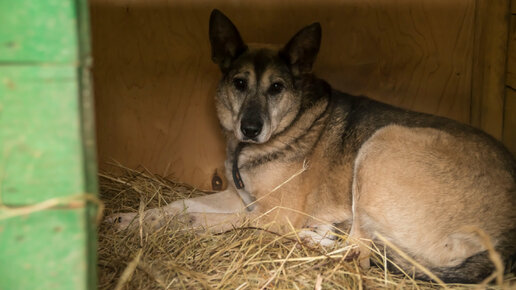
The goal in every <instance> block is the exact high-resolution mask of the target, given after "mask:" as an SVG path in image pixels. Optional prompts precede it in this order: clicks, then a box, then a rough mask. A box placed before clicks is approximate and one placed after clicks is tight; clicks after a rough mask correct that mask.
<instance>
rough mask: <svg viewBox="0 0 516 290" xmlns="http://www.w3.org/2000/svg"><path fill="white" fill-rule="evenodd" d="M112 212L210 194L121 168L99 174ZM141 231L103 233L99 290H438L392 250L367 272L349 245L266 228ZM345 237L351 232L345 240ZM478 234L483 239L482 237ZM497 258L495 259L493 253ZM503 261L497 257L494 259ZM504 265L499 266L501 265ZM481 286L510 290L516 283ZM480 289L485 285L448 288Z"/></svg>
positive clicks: (177, 224)
mask: <svg viewBox="0 0 516 290" xmlns="http://www.w3.org/2000/svg"><path fill="white" fill-rule="evenodd" d="M99 177H100V178H99V179H100V191H101V198H102V200H103V201H104V202H105V205H106V210H105V211H106V214H111V213H115V212H140V213H141V212H142V211H143V210H146V209H149V208H154V207H159V206H164V205H166V204H168V203H170V202H172V201H174V200H178V199H184V198H189V197H194V196H199V195H204V194H205V193H203V192H200V191H198V190H195V189H193V188H191V187H190V186H187V185H185V184H181V183H176V182H173V181H171V180H169V179H165V178H162V177H159V176H155V175H152V174H150V173H148V172H147V171H145V170H141V171H135V170H131V169H128V168H124V167H121V166H120V170H119V172H118V174H117V175H110V174H107V173H102V174H99ZM135 222H137V223H138V227H136V228H135V229H134V230H126V231H116V230H115V229H114V228H113V227H112V226H111V225H110V224H106V223H102V224H101V226H100V229H99V249H98V259H99V262H98V265H99V288H100V289H376V288H382V289H434V288H436V287H440V286H439V284H437V283H430V282H422V281H417V280H414V279H413V278H412V277H411V276H410V275H403V274H396V275H395V274H391V273H390V272H388V271H387V270H386V269H385V267H384V266H383V265H385V263H386V262H387V258H386V257H385V256H384V255H383V253H384V252H385V249H383V248H382V249H376V248H374V247H373V251H374V252H376V254H377V255H376V257H375V261H376V263H377V264H378V265H379V267H371V268H370V269H368V270H362V269H360V267H358V265H357V263H356V262H355V261H350V259H349V254H350V250H351V249H350V247H345V245H344V242H342V243H340V244H339V245H338V246H336V247H335V248H332V249H324V248H313V247H309V246H307V245H304V244H303V243H302V242H301V241H300V240H299V238H298V237H297V233H296V231H295V230H293V231H292V233H290V234H287V235H278V234H275V233H273V232H270V231H268V230H266V229H259V228H254V227H242V228H236V229H233V230H230V231H227V232H225V233H222V234H217V235H214V234H207V233H200V234H199V233H193V232H191V231H188V230H184V229H183V225H182V220H181V219H176V218H174V217H169V218H168V223H167V224H166V226H164V227H163V228H161V229H160V230H158V231H156V232H146V231H145V230H144V225H142V223H141V222H142V221H141V219H140V218H137V220H136V221H135ZM340 236H341V237H342V238H343V239H345V238H346V236H345V235H344V234H342V235H340ZM479 236H482V234H481V233H479ZM492 255H494V254H492ZM495 259H496V258H495ZM497 267H499V265H497ZM493 278H496V283H495V284H490V285H488V286H486V284H484V285H482V286H481V287H482V288H492V289H500V288H510V287H511V285H514V283H516V278H512V277H505V280H503V281H500V273H499V272H496V273H495V275H494V276H493ZM446 287H449V288H461V289H463V288H475V289H478V287H479V286H478V285H458V284H455V285H446Z"/></svg>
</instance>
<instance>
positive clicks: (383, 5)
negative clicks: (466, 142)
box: [90, 0, 476, 188]
mask: <svg viewBox="0 0 516 290" xmlns="http://www.w3.org/2000/svg"><path fill="white" fill-rule="evenodd" d="M475 3H476V1H475V0H469V1H449V0H439V1H435V0H422V1H402V0H398V1H386V0H367V1H351V0H347V1H336V0H335V1H330V0H325V1H315V0H313V1H307V0H305V1H294V0H288V1H259V0H250V1H245V2H235V1H222V0H217V1H210V2H204V1H186V0H182V1H179V0H176V1H172V0H170V1H165V0H163V1H159V0H151V1H129V0H112V1H111V0H91V2H90V6H91V20H92V30H93V54H94V59H95V61H94V62H95V63H94V80H95V95H96V108H97V125H98V132H97V133H98V145H99V158H100V162H101V167H104V168H105V166H104V163H105V162H106V161H109V160H111V159H114V160H117V161H119V162H121V163H122V164H125V165H127V166H129V167H137V166H139V165H143V166H145V167H147V168H148V169H149V170H151V171H153V172H156V173H159V174H162V175H169V174H171V175H175V176H177V177H178V178H179V179H180V180H181V181H184V182H188V183H191V184H194V185H197V186H199V187H201V188H209V187H210V185H211V176H212V174H213V173H214V171H215V170H216V169H218V170H219V172H220V171H221V167H222V162H223V159H224V143H223V139H222V136H221V135H220V130H219V125H218V123H217V120H216V116H215V113H214V110H213V95H214V92H215V89H216V84H217V80H218V78H219V76H220V75H219V72H218V70H217V67H216V66H215V65H214V64H212V63H211V61H210V50H209V42H208V36H207V35H208V18H209V14H210V12H211V10H212V9H213V8H219V9H221V10H222V11H224V12H225V13H226V14H227V15H228V16H229V17H230V18H231V19H232V20H233V21H234V22H235V24H236V25H237V26H238V27H239V29H240V31H241V33H242V36H243V38H244V39H245V40H248V41H253V42H272V43H284V42H285V41H287V40H288V38H289V37H290V36H291V35H293V34H294V33H295V32H296V31H297V30H298V29H300V28H301V27H303V26H304V25H307V24H310V23H312V22H314V21H320V22H321V24H322V27H323V44H322V48H321V53H320V56H319V58H318V60H317V63H316V66H315V71H316V72H317V74H318V75H320V76H322V77H324V78H326V79H327V80H329V81H330V83H331V84H332V85H333V86H334V87H336V88H338V89H341V90H343V91H347V92H349V93H353V94H365V95H368V96H371V97H373V98H376V99H379V100H382V101H386V102H388V103H392V104H396V105H400V106H402V107H405V108H409V109H414V110H418V111H423V112H428V113H435V114H438V115H443V116H448V117H450V118H453V119H456V120H459V121H463V122H469V120H470V106H471V103H470V100H471V78H472V75H471V71H472V59H473V45H474V25H475Z"/></svg>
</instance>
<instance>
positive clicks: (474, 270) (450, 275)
mask: <svg viewBox="0 0 516 290" xmlns="http://www.w3.org/2000/svg"><path fill="white" fill-rule="evenodd" d="M494 270H495V266H494V264H493V263H492V261H491V260H490V259H489V253H488V252H487V251H483V252H480V253H477V254H475V255H473V256H471V257H469V258H467V259H466V260H464V261H463V262H462V263H461V264H459V265H457V266H453V267H437V268H431V269H430V271H432V272H433V273H434V274H435V275H437V277H439V278H440V279H441V280H443V281H444V282H446V283H461V284H472V283H480V282H482V281H483V280H484V279H486V278H487V277H488V276H489V275H491V273H493V271H494ZM420 276H421V277H418V278H420V279H423V280H430V278H429V277H428V276H426V275H424V274H420Z"/></svg>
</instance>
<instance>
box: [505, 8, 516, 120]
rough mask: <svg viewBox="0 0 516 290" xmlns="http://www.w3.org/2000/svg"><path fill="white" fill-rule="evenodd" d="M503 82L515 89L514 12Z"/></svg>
mask: <svg viewBox="0 0 516 290" xmlns="http://www.w3.org/2000/svg"><path fill="white" fill-rule="evenodd" d="M505 82H506V84H507V85H508V86H510V87H512V88H513V89H516V14H513V15H512V16H511V26H510V32H509V45H508V49H507V80H506V81H505ZM515 113H516V112H515Z"/></svg>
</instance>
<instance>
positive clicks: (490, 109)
mask: <svg viewBox="0 0 516 290" xmlns="http://www.w3.org/2000/svg"><path fill="white" fill-rule="evenodd" d="M477 5H478V7H477V9H476V15H475V46H474V49H475V51H474V63H473V82H472V108H471V116H472V119H471V123H472V124H473V125H475V126H477V127H479V128H481V129H482V130H484V131H486V132H487V133H489V134H491V135H492V136H494V137H496V138H497V139H501V138H502V128H503V111H504V108H503V106H504V96H505V74H506V62H507V37H508V28H509V14H510V13H509V9H510V2H509V0H479V1H477Z"/></svg>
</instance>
